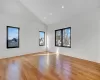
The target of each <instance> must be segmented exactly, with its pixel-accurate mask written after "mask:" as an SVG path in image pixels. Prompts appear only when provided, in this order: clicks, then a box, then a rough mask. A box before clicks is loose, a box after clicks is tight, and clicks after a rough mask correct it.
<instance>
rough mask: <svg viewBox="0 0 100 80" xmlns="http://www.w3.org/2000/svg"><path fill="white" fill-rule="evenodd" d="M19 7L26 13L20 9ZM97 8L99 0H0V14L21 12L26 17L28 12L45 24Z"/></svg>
mask: <svg viewBox="0 0 100 80" xmlns="http://www.w3.org/2000/svg"><path fill="white" fill-rule="evenodd" d="M21 5H22V6H23V10H24V9H25V10H26V11H23V10H22V9H20V8H22V7H19V6H21ZM4 8H5V9H4ZM98 8H100V0H0V13H1V12H9V13H14V14H16V13H19V12H21V13H22V15H25V14H26V15H28V13H29V12H30V13H32V14H34V15H35V16H36V17H38V18H39V19H40V20H41V21H42V22H43V23H45V24H53V23H57V22H59V21H63V20H65V19H68V18H70V17H72V16H73V15H76V14H80V13H84V12H88V11H93V10H96V9H98ZM2 10H5V11H2ZM22 11H23V12H22ZM28 11H29V12H28ZM27 12H28V13H27Z"/></svg>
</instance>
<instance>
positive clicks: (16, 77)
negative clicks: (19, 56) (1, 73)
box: [7, 62, 20, 80]
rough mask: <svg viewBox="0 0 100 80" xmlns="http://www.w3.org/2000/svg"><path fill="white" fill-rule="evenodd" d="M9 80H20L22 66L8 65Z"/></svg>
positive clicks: (17, 64) (14, 63)
mask: <svg viewBox="0 0 100 80" xmlns="http://www.w3.org/2000/svg"><path fill="white" fill-rule="evenodd" d="M7 80H20V64H19V63H18V62H13V63H10V64H9V65H8V70H7Z"/></svg>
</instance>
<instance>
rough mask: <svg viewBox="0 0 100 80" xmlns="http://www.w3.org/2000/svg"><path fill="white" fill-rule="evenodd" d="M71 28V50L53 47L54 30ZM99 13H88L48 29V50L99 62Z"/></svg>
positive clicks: (97, 11) (52, 25) (96, 11)
mask: <svg viewBox="0 0 100 80" xmlns="http://www.w3.org/2000/svg"><path fill="white" fill-rule="evenodd" d="M69 26H71V27H72V34H71V38H72V39H71V48H64V47H55V30H56V29H60V28H65V27H69ZM99 27H100V11H99V9H97V10H95V11H88V12H84V13H80V14H77V15H74V16H72V17H71V18H69V19H67V20H65V21H61V22H59V23H56V24H50V25H49V27H48V41H47V42H48V50H49V51H51V52H59V53H60V54H64V55H68V56H73V57H77V58H81V59H86V60H90V61H95V62H100V51H99V49H100V43H99V42H100V28H99Z"/></svg>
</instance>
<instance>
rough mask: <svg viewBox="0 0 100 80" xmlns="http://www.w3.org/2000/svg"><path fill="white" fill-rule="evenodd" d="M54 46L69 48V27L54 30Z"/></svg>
mask: <svg viewBox="0 0 100 80" xmlns="http://www.w3.org/2000/svg"><path fill="white" fill-rule="evenodd" d="M55 46H60V47H69V48H71V27H68V28H64V29H59V30H55Z"/></svg>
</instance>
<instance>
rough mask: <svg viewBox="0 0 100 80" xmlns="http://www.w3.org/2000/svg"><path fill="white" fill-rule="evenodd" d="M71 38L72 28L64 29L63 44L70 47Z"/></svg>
mask: <svg viewBox="0 0 100 80" xmlns="http://www.w3.org/2000/svg"><path fill="white" fill-rule="evenodd" d="M70 38H71V34H70V28H68V29H64V30H63V46H68V47H70V42H71V41H70Z"/></svg>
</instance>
